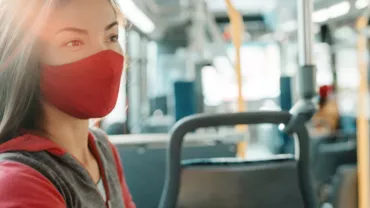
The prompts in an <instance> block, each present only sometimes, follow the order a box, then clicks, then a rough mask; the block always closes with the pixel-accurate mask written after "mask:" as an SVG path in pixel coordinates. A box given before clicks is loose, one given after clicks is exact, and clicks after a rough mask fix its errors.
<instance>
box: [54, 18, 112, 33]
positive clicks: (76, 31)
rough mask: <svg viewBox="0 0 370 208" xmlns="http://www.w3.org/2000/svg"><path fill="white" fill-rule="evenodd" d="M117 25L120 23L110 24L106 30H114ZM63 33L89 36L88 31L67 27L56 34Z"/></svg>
mask: <svg viewBox="0 0 370 208" xmlns="http://www.w3.org/2000/svg"><path fill="white" fill-rule="evenodd" d="M116 25H118V21H114V22H112V23H110V24H109V25H107V26H106V27H105V28H104V29H105V30H106V31H107V30H110V29H112V28H113V27H114V26H116ZM61 32H75V33H80V34H83V35H87V34H88V31H87V30H84V29H81V28H75V27H66V28H63V29H61V30H58V31H57V32H56V34H59V33H61Z"/></svg>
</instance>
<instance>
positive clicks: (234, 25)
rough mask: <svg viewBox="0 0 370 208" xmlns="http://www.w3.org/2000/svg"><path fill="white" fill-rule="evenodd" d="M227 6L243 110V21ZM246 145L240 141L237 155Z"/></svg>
mask: <svg viewBox="0 0 370 208" xmlns="http://www.w3.org/2000/svg"><path fill="white" fill-rule="evenodd" d="M225 3H226V6H227V14H228V16H229V19H230V28H231V31H230V32H231V39H232V42H233V45H234V47H235V54H236V60H235V71H236V81H237V86H238V112H243V111H245V109H246V106H245V103H244V99H243V88H242V74H241V63H240V62H241V60H240V49H241V45H242V41H243V34H244V23H243V18H242V16H241V15H240V13H239V12H238V11H237V10H236V9H235V8H234V7H233V5H232V4H231V2H230V0H225ZM237 129H238V130H240V131H243V132H246V131H247V126H245V125H243V126H238V127H237ZM246 147H247V142H240V143H239V144H238V147H237V156H238V157H245V150H246Z"/></svg>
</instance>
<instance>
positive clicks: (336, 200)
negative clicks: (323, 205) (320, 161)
mask: <svg viewBox="0 0 370 208" xmlns="http://www.w3.org/2000/svg"><path fill="white" fill-rule="evenodd" d="M357 190H358V189H357V166H356V165H342V166H340V167H339V168H338V171H337V174H336V176H335V178H334V180H333V195H332V204H333V207H335V208H357V207H358V191H357Z"/></svg>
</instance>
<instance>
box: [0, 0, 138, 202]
mask: <svg viewBox="0 0 370 208" xmlns="http://www.w3.org/2000/svg"><path fill="white" fill-rule="evenodd" d="M118 17H119V12H118V10H117V6H116V5H115V4H114V2H111V1H110V0H27V1H25V0H1V1H0V69H1V71H0V96H1V99H0V100H1V104H0V112H1V114H2V115H1V123H0V187H1V188H0V207H1V208H10V207H12V208H13V207H17V208H22V207H25V208H46V207H48V208H50V207H53V208H80V207H81V208H85V207H86V208H94V207H97V208H101V207H113V208H116V207H117V208H118V207H125V208H134V207H135V205H134V203H133V202H132V199H131V196H130V193H129V191H128V188H127V185H126V182H125V180H124V177H123V171H122V167H121V163H120V159H119V156H118V154H117V151H116V149H115V148H114V147H113V145H111V144H110V143H109V141H108V140H107V139H106V137H105V134H104V133H102V132H100V131H99V130H97V129H95V130H93V131H89V119H91V118H99V117H104V116H105V115H107V114H108V113H109V112H110V111H112V109H113V108H114V106H115V103H116V99H117V94H118V89H119V84H120V77H121V74H122V69H123V62H124V57H123V55H122V50H121V47H120V45H119V43H118V41H117V40H118V27H119V22H121V21H119V18H118Z"/></svg>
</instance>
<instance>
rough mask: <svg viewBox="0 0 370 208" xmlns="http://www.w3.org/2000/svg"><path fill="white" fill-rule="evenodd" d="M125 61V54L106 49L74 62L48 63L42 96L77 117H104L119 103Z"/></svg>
mask: <svg viewBox="0 0 370 208" xmlns="http://www.w3.org/2000/svg"><path fill="white" fill-rule="evenodd" d="M123 62H124V57H123V56H122V55H121V54H119V53H116V52H114V51H112V50H106V51H102V52H99V53H97V54H95V55H92V56H89V57H87V58H85V59H82V60H79V61H77V62H74V63H71V64H65V65H60V66H44V67H43V69H42V72H41V83H40V85H41V92H42V95H43V97H44V99H45V100H46V101H47V102H49V103H50V104H52V105H54V106H55V107H56V108H58V109H59V110H61V111H63V112H64V113H67V114H69V115H71V116H73V117H76V118H79V119H90V118H100V117H104V116H106V115H107V114H109V113H110V112H111V111H112V110H113V108H114V106H115V105H116V101H117V97H118V91H119V86H120V81H121V75H122V71H123Z"/></svg>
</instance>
